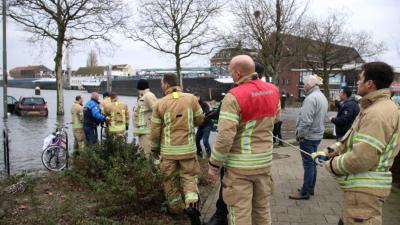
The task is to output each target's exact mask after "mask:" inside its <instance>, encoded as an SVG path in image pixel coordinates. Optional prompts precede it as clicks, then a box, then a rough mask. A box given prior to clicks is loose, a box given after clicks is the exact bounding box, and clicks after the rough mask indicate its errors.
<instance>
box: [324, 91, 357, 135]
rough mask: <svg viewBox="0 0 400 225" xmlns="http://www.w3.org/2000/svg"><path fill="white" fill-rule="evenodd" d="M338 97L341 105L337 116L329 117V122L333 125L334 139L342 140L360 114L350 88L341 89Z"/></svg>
mask: <svg viewBox="0 0 400 225" xmlns="http://www.w3.org/2000/svg"><path fill="white" fill-rule="evenodd" d="M339 97H340V100H341V101H342V105H341V107H340V109H339V111H338V114H337V116H336V117H329V120H330V121H331V122H332V123H334V124H335V130H336V137H337V138H338V139H340V138H342V137H343V136H344V135H345V134H346V132H347V131H348V130H349V129H350V127H351V125H352V124H353V121H354V120H355V119H356V117H357V115H358V113H359V112H360V106H359V105H358V102H357V100H356V99H355V97H354V96H353V95H352V90H351V88H349V87H345V88H343V89H342V91H341V92H340V96H339Z"/></svg>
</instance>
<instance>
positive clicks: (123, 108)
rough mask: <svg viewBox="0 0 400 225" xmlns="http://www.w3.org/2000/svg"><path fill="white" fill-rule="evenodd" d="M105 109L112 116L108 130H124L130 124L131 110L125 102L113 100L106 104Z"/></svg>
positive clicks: (114, 131)
mask: <svg viewBox="0 0 400 225" xmlns="http://www.w3.org/2000/svg"><path fill="white" fill-rule="evenodd" d="M104 111H105V114H106V115H107V116H109V117H110V118H111V121H110V124H109V125H108V127H107V130H108V132H110V133H119V132H124V131H125V129H126V127H128V126H129V111H128V106H127V105H126V104H125V103H123V102H120V101H115V100H112V101H111V103H109V104H107V105H106V107H105V109H104Z"/></svg>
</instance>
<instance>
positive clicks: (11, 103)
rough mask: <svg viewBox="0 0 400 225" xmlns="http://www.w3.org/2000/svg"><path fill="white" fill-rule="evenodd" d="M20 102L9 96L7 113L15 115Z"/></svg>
mask: <svg viewBox="0 0 400 225" xmlns="http://www.w3.org/2000/svg"><path fill="white" fill-rule="evenodd" d="M17 104H18V101H17V99H15V98H14V97H13V96H7V112H9V113H11V114H14V113H15V109H16V108H15V107H16V106H17Z"/></svg>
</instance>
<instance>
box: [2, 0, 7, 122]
mask: <svg viewBox="0 0 400 225" xmlns="http://www.w3.org/2000/svg"><path fill="white" fill-rule="evenodd" d="M6 7H7V5H6V0H3V109H4V119H7V83H8V80H7V26H6V19H7V17H6Z"/></svg>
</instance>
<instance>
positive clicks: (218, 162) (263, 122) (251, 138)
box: [210, 75, 279, 175]
mask: <svg viewBox="0 0 400 225" xmlns="http://www.w3.org/2000/svg"><path fill="white" fill-rule="evenodd" d="M252 77H253V76H252V75H248V76H245V77H243V78H242V79H240V80H239V81H238V82H237V84H239V86H238V87H237V89H236V91H239V92H242V94H240V95H236V96H238V98H243V99H239V100H238V99H237V97H235V94H236V91H233V93H232V92H229V93H228V94H227V95H226V96H225V97H224V99H223V100H222V106H221V112H220V115H219V122H218V131H219V132H218V136H217V138H216V142H215V147H214V149H213V150H212V152H211V158H210V163H211V164H213V165H215V166H222V165H223V166H224V167H227V168H230V169H235V170H236V171H237V172H238V173H241V174H248V175H252V174H258V173H263V172H265V171H266V170H269V168H270V165H271V162H272V148H273V139H272V130H273V126H274V122H275V118H276V116H277V115H278V113H279V90H278V88H277V87H275V86H274V85H272V84H269V83H265V85H264V83H258V85H255V86H253V85H246V83H247V82H250V83H252V82H254V81H250V80H251V79H252ZM256 82H263V81H256ZM241 84H244V85H241ZM249 98H260V99H257V101H260V102H264V101H267V102H269V107H267V108H268V110H264V109H263V110H258V108H257V107H260V106H259V105H253V106H250V107H243V108H242V107H240V104H239V102H254V101H256V100H255V99H252V100H251V99H249ZM263 98H269V99H268V100H266V99H263ZM257 101H256V102H257ZM252 111H254V112H252ZM243 115H246V118H243Z"/></svg>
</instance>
